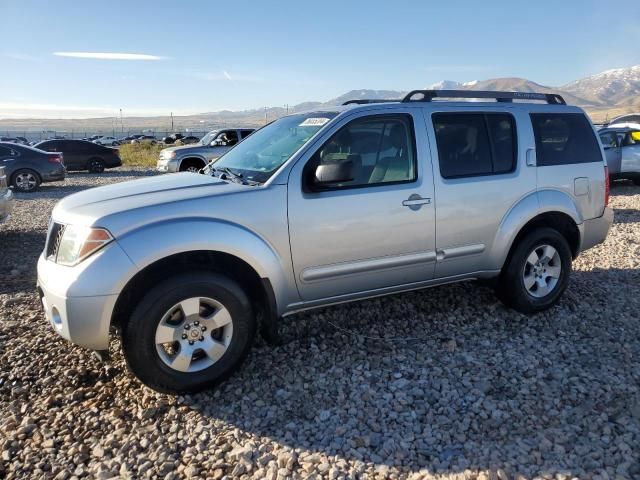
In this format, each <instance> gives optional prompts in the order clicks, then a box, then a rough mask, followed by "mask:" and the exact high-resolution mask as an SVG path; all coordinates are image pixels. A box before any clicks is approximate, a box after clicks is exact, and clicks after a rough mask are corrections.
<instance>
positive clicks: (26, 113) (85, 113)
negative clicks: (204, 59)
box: [0, 100, 200, 118]
mask: <svg viewBox="0 0 640 480" xmlns="http://www.w3.org/2000/svg"><path fill="white" fill-rule="evenodd" d="M119 109H120V107H117V106H113V105H72V104H53V103H35V102H34V103H30V102H4V101H2V100H0V118H94V117H117V116H119ZM123 112H124V114H125V116H127V117H132V116H168V115H169V113H170V112H173V114H174V115H191V114H196V113H199V112H200V109H193V110H188V109H181V108H172V107H171V106H167V107H166V108H163V107H152V108H145V107H134V106H131V107H126V106H125V107H124V108H123Z"/></svg>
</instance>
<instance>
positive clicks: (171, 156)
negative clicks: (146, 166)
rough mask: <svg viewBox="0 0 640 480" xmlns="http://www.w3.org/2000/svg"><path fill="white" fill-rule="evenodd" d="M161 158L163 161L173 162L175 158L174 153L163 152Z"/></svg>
mask: <svg viewBox="0 0 640 480" xmlns="http://www.w3.org/2000/svg"><path fill="white" fill-rule="evenodd" d="M162 158H164V159H165V160H173V159H174V158H176V152H164V153H163V154H162Z"/></svg>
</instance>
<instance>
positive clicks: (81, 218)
mask: <svg viewBox="0 0 640 480" xmlns="http://www.w3.org/2000/svg"><path fill="white" fill-rule="evenodd" d="M247 188H249V189H250V188H253V187H247V186H244V185H239V184H236V183H231V182H226V181H223V180H220V179H219V178H215V177H210V176H208V175H201V174H196V173H188V172H184V173H176V174H171V175H158V176H155V177H150V178H144V179H140V180H132V181H128V182H121V183H116V184H113V185H107V186H104V187H95V188H90V189H88V190H85V191H83V192H79V193H75V194H73V195H69V196H68V197H65V198H64V199H63V200H61V201H60V202H58V204H57V205H56V206H55V208H54V209H53V213H52V217H53V219H54V220H55V221H57V222H61V223H66V224H74V225H85V226H102V227H107V228H108V223H109V217H113V216H122V214H124V213H126V212H131V211H133V210H136V211H141V210H143V209H145V208H148V207H153V206H159V205H165V204H171V205H172V206H175V205H176V204H179V203H180V202H184V201H189V200H193V199H197V198H202V197H211V196H218V195H225V194H229V193H235V192H241V191H244V190H246V189H247ZM112 233H115V232H112Z"/></svg>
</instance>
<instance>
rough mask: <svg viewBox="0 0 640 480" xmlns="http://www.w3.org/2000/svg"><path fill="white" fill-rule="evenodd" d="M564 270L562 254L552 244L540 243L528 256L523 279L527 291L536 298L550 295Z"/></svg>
mask: <svg viewBox="0 0 640 480" xmlns="http://www.w3.org/2000/svg"><path fill="white" fill-rule="evenodd" d="M561 272H562V262H561V260H560V254H559V253H558V251H557V250H556V249H555V248H554V247H552V246H551V245H540V246H538V247H536V248H534V249H533V251H532V252H531V253H530V254H529V256H528V257H527V260H526V262H525V265H524V269H523V271H522V280H523V282H524V286H525V288H526V289H527V293H529V295H531V296H533V297H535V298H543V297H546V296H547V295H549V294H550V293H551V292H552V291H553V289H554V288H555V287H556V285H557V284H558V280H559V278H560V274H561Z"/></svg>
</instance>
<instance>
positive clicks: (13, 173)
mask: <svg viewBox="0 0 640 480" xmlns="http://www.w3.org/2000/svg"><path fill="white" fill-rule="evenodd" d="M0 166H3V167H4V169H5V173H6V175H7V178H8V179H9V185H11V186H12V187H13V188H14V190H16V191H19V192H34V191H36V190H37V189H38V187H39V186H40V184H41V183H44V182H57V181H60V180H64V178H65V175H66V171H65V168H64V164H63V155H62V153H51V152H44V151H42V150H39V149H37V148H33V147H28V146H26V145H17V144H15V143H0Z"/></svg>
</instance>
